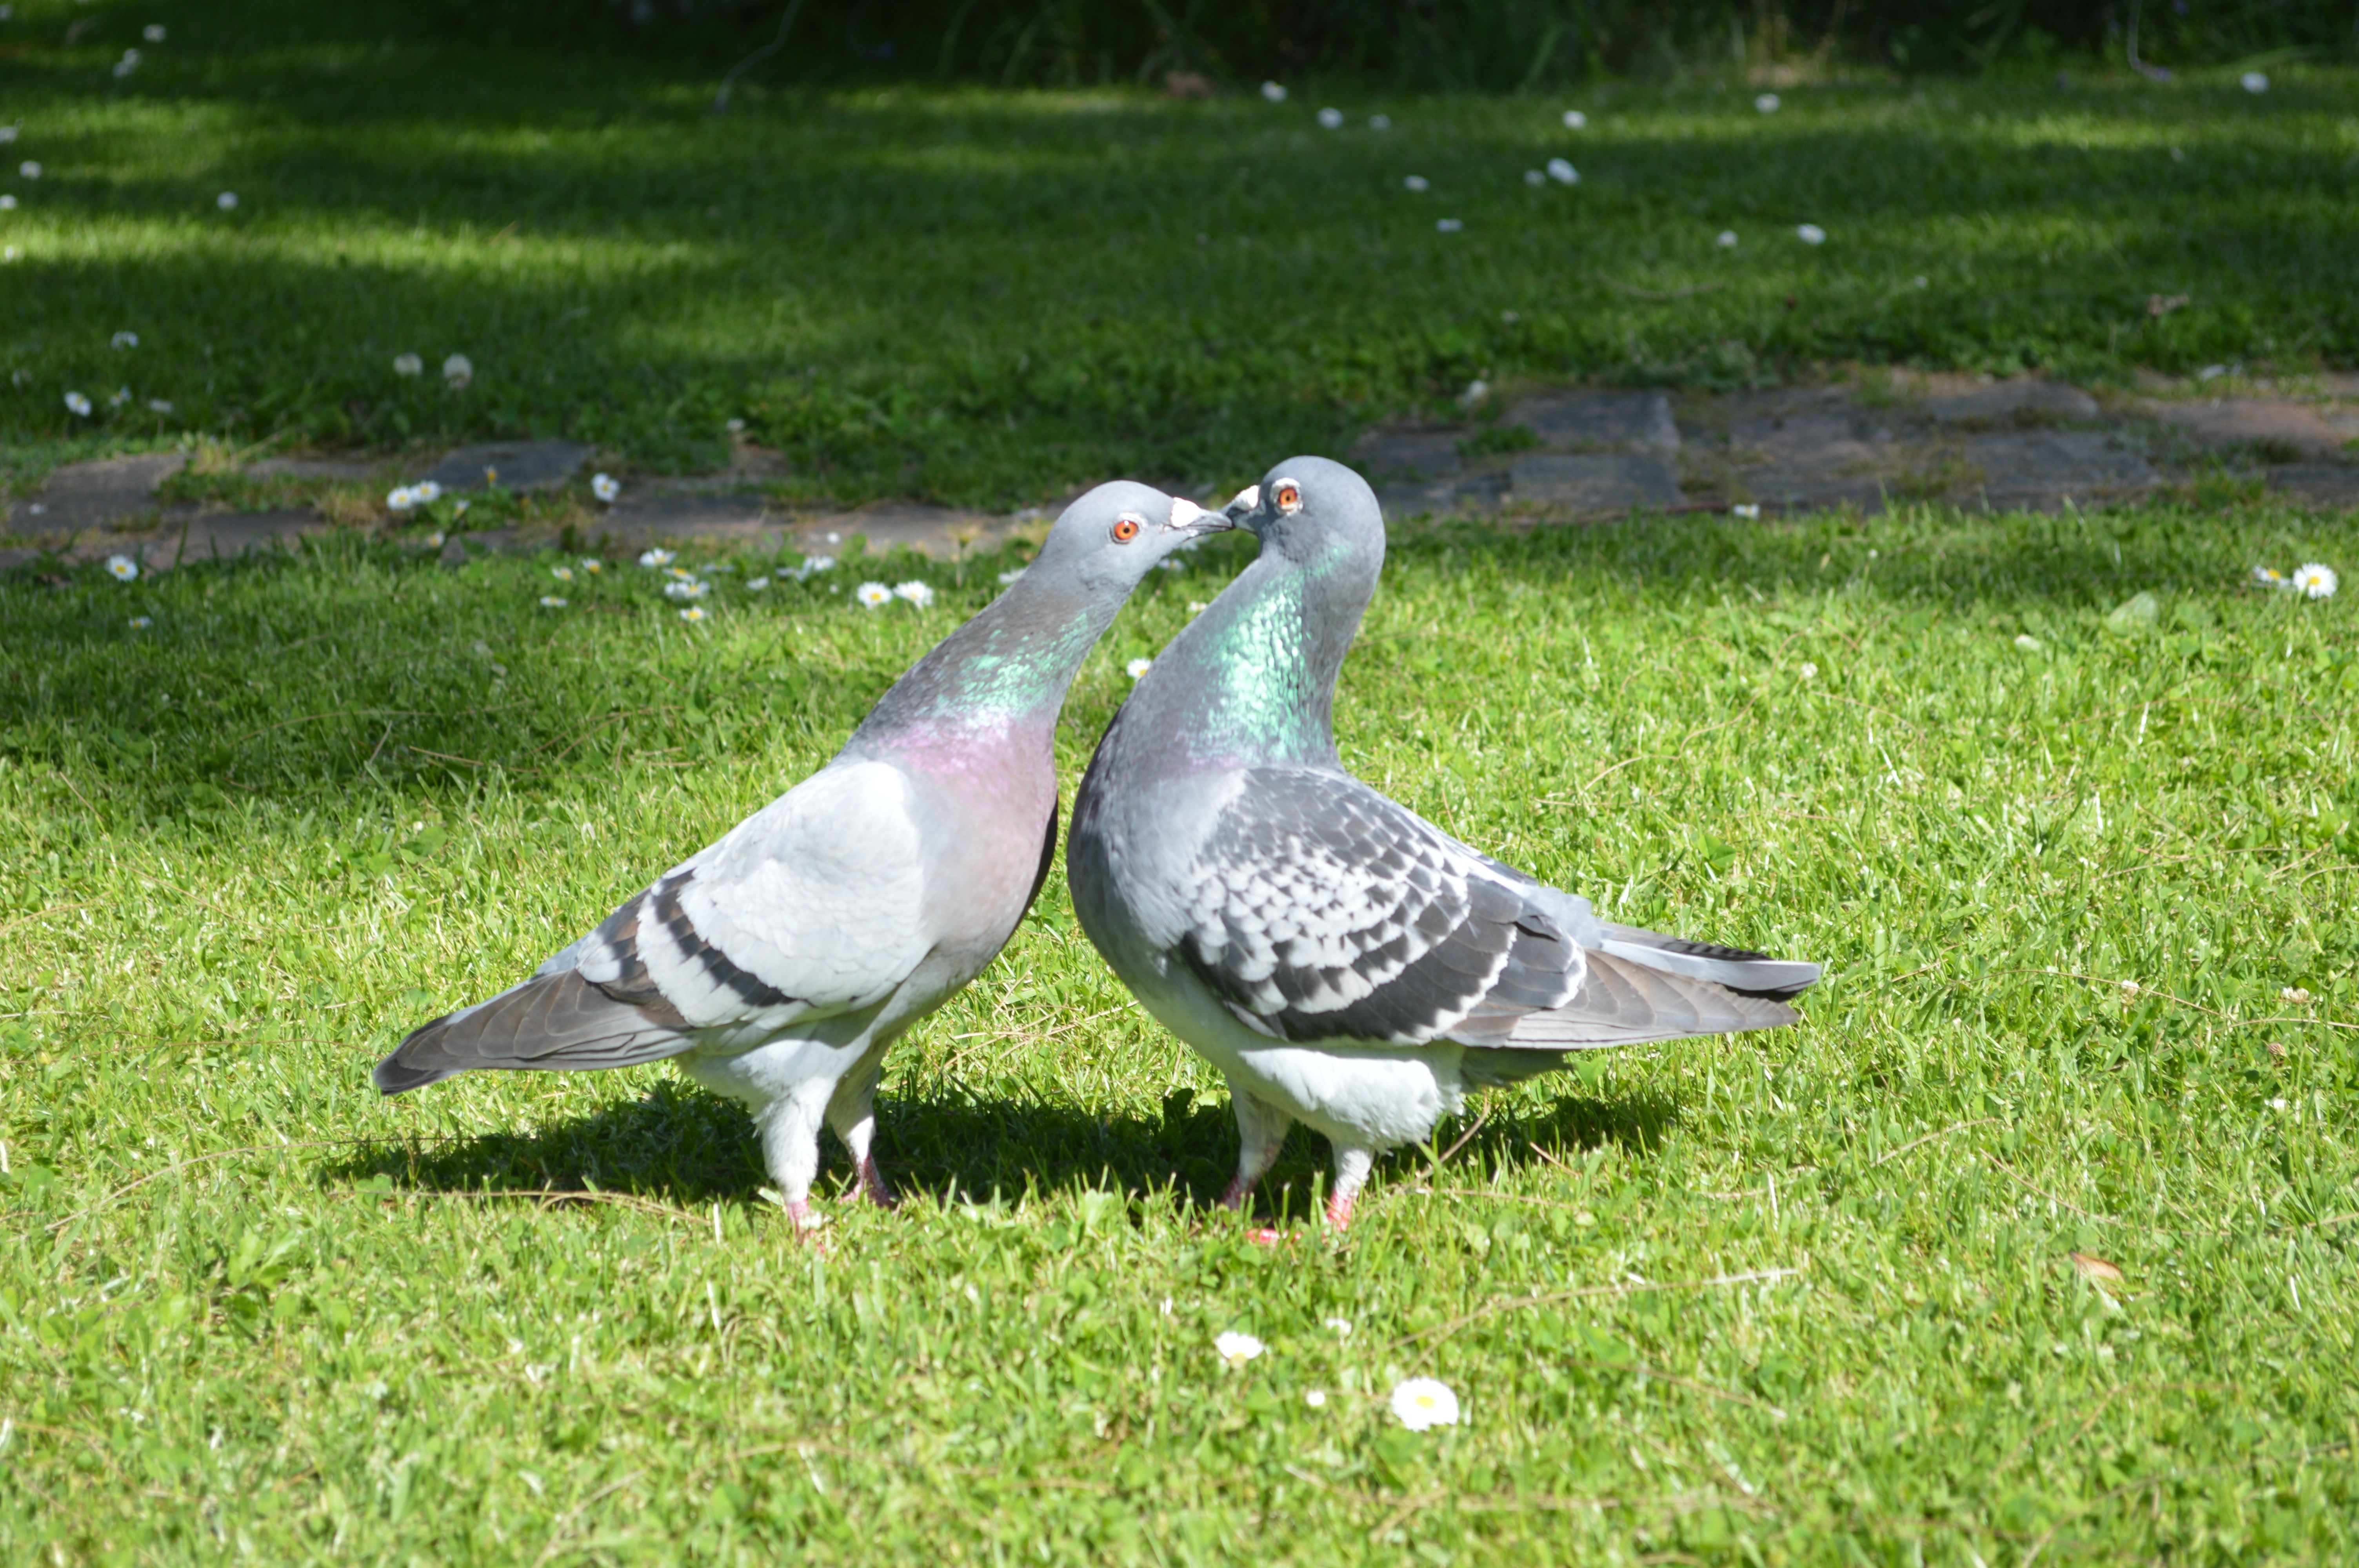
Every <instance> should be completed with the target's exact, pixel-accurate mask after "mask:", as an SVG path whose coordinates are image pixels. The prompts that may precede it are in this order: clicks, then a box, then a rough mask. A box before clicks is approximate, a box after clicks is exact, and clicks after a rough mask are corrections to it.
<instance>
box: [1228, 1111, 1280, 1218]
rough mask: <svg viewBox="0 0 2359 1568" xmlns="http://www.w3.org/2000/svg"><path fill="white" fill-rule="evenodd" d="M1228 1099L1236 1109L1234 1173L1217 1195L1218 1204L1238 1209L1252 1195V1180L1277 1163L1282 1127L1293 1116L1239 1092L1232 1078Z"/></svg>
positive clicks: (1257, 1179)
mask: <svg viewBox="0 0 2359 1568" xmlns="http://www.w3.org/2000/svg"><path fill="white" fill-rule="evenodd" d="M1229 1099H1230V1102H1231V1103H1232V1104H1233V1105H1234V1106H1235V1107H1236V1112H1237V1136H1238V1147H1237V1173H1236V1176H1235V1177H1234V1179H1233V1180H1232V1181H1231V1182H1230V1183H1229V1190H1228V1191H1227V1192H1224V1193H1223V1194H1222V1195H1221V1206H1222V1207H1223V1208H1234V1209H1242V1208H1244V1207H1245V1202H1246V1200H1247V1199H1249V1198H1251V1197H1252V1196H1253V1190H1254V1184H1255V1183H1256V1182H1258V1181H1260V1180H1261V1179H1262V1177H1263V1176H1264V1175H1265V1174H1266V1173H1268V1171H1269V1168H1270V1167H1271V1166H1272V1165H1275V1164H1277V1152H1278V1150H1280V1149H1281V1148H1283V1147H1284V1146H1285V1144H1286V1130H1287V1129H1288V1128H1289V1127H1291V1126H1293V1125H1294V1119H1293V1118H1292V1117H1290V1116H1288V1115H1287V1114H1286V1112H1284V1111H1282V1110H1279V1109H1278V1108H1276V1107H1275V1106H1267V1105H1264V1104H1263V1103H1262V1102H1261V1101H1259V1100H1257V1099H1255V1098H1253V1097H1252V1096H1250V1095H1247V1094H1245V1093H1243V1092H1241V1091H1240V1090H1239V1089H1238V1088H1237V1086H1236V1083H1235V1081H1234V1079H1232V1080H1231V1081H1230V1084H1229Z"/></svg>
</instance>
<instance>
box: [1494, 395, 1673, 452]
mask: <svg viewBox="0 0 2359 1568" xmlns="http://www.w3.org/2000/svg"><path fill="white" fill-rule="evenodd" d="M1506 422H1507V423H1508V424H1511V425H1521V426H1523V427H1525V428H1526V429H1527V430H1529V431H1530V432H1531V433H1532V434H1533V435H1535V436H1538V438H1540V439H1541V440H1542V441H1543V442H1545V443H1546V444H1547V445H1549V446H1551V447H1558V448H1566V449H1591V450H1602V449H1613V448H1625V449H1633V450H1637V451H1657V452H1676V451H1678V450H1679V449H1680V427H1679V425H1678V424H1677V423H1676V422H1675V421H1674V420H1673V419H1672V418H1671V395H1670V394H1669V393H1668V392H1569V393H1560V394H1558V395H1554V396H1550V397H1535V398H1529V399H1527V400H1526V401H1524V402H1522V403H1518V404H1517V405H1516V406H1514V407H1513V408H1510V409H1509V410H1508V411H1507V415H1506Z"/></svg>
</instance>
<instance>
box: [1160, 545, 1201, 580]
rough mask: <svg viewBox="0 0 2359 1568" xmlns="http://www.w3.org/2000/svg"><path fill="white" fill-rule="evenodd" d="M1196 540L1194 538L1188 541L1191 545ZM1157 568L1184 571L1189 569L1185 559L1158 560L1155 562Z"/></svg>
mask: <svg viewBox="0 0 2359 1568" xmlns="http://www.w3.org/2000/svg"><path fill="white" fill-rule="evenodd" d="M1195 542H1196V541H1194V540H1193V539H1190V540H1189V541H1188V543H1189V544H1191V545H1192V544H1194V543H1195ZM1155 569H1156V570H1157V571H1159V572H1184V571H1186V570H1187V569H1188V563H1187V562H1185V561H1158V562H1156V563H1155Z"/></svg>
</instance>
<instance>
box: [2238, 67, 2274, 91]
mask: <svg viewBox="0 0 2359 1568" xmlns="http://www.w3.org/2000/svg"><path fill="white" fill-rule="evenodd" d="M2236 85H2238V86H2239V87H2242V88H2243V89H2244V90H2245V92H2267V91H2268V90H2269V79H2268V77H2267V75H2265V74H2264V73H2262V72H2260V71H2257V70H2248V71H2246V72H2245V74H2244V75H2242V76H2240V77H2238V78H2237V79H2236Z"/></svg>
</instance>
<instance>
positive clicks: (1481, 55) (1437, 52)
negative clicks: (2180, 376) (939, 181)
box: [425, 0, 2359, 92]
mask: <svg viewBox="0 0 2359 1568" xmlns="http://www.w3.org/2000/svg"><path fill="white" fill-rule="evenodd" d="M790 5H791V6H793V7H794V10H795V16H794V21H793V26H792V28H791V33H790V37H789V38H788V44H787V47H785V48H783V49H780V50H779V51H778V52H777V54H776V55H775V56H774V57H771V58H769V59H766V60H765V61H764V62H763V63H762V65H761V66H760V67H757V68H756V69H757V70H760V71H761V72H762V73H764V74H766V75H767V76H769V77H771V78H772V79H774V80H798V79H810V78H821V79H824V78H832V77H839V76H842V75H844V74H861V73H873V74H876V75H880V76H886V77H894V78H930V79H939V80H945V81H990V82H1001V83H1006V84H1011V85H1012V84H1017V83H1024V84H1038V85H1058V86H1069V85H1079V84H1084V83H1096V82H1120V81H1156V80H1158V79H1160V78H1162V77H1164V76H1165V75H1167V74H1168V73H1169V72H1171V71H1187V72H1193V73H1197V74H1199V75H1201V76H1203V77H1205V78H1206V79H1207V80H1208V81H1212V82H1215V83H1224V84H1235V83H1240V82H1257V81H1259V80H1261V79H1262V78H1265V77H1273V78H1280V79H1283V78H1285V77H1288V76H1300V75H1305V74H1314V75H1316V74H1328V73H1345V74H1352V75H1358V76H1362V77H1365V78H1367V79H1370V80H1372V81H1382V82H1385V83H1387V84H1389V85H1394V86H1399V87H1411V88H1419V89H1429V90H1430V89H1442V90H1451V89H1473V90H1482V91H1490V92H1497V91H1507V90H1515V89H1522V88H1543V87H1551V86H1560V85H1562V84H1564V83H1566V82H1569V81H1578V80H1583V79H1588V78H1593V77H1598V76H1619V77H1628V78H1634V79H1637V80H1644V81H1664V80H1677V79H1679V78H1681V77H1684V76H1690V75H1693V74H1695V73H1697V72H1700V71H1701V72H1711V73H1715V74H1719V73H1724V72H1725V71H1726V70H1728V69H1729V68H1731V67H1732V66H1733V67H1735V68H1738V69H1741V70H1755V71H1759V72H1762V73H1764V74H1765V75H1768V76H1773V77H1774V75H1775V74H1776V73H1777V70H1778V69H1779V68H1780V67H1783V68H1785V69H1786V70H1795V69H1797V68H1807V67H1810V66H1816V67H1820V68H1834V67H1840V66H1853V67H1857V66H1869V67H1881V68H1885V69H1888V70H1900V71H1904V72H1920V71H1979V70H1993V69H2005V68H2007V67H2020V68H2029V69H2039V68H2043V67H2050V66H2055V65H2060V64H2063V63H2066V62H2069V61H2070V60H2071V59H2073V58H2075V57H2079V58H2082V59H2086V58H2091V57H2096V56H2105V57H2109V58H2111V59H2114V60H2116V61H2119V60H2121V59H2125V55H2126V51H2127V49H2129V48H2130V46H2131V44H2132V42H2133V41H2135V44H2136V49H2137V53H2138V56H2139V59H2141V60H2142V61H2144V62H2146V63H2147V64H2150V65H2153V66H2157V67H2159V68H2162V69H2165V70H2169V69H2171V68H2173V67H2177V68H2180V69H2186V68H2190V67H2196V66H2221V65H2265V64H2269V63H2280V62H2284V61H2288V60H2292V59H2311V60H2330V59H2350V58H2353V56H2354V54H2355V53H2359V12H2354V7H2353V6H2352V5H2350V4H2349V3H2348V0H2154V3H2152V4H2148V3H2146V0H2106V3H2104V4H2092V3H2090V0H1734V3H1732V0H432V5H431V6H430V8H429V11H428V12H427V13H425V14H426V15H428V16H431V17H432V18H433V23H434V25H435V26H438V27H442V28H446V29H450V30H453V31H456V32H460V33H463V34H467V35H472V36H475V37H480V38H486V39H497V40H499V41H501V42H505V43H522V42H530V41H538V42H541V43H545V44H547V45H548V46H549V47H551V48H555V49H592V50H603V49H632V50H644V49H659V50H662V51H666V52H677V53H683V54H701V55H705V56H709V57H711V58H712V59H713V60H714V61H716V62H718V61H722V60H723V59H730V58H742V56H743V55H744V54H745V53H747V52H750V51H751V50H752V49H756V48H758V47H760V46H762V45H764V44H766V43H768V42H770V41H771V40H773V39H774V38H776V37H777V32H778V29H779V25H780V23H781V22H782V21H783V20H784V19H785V17H786V14H787V12H788V7H789V6H790Z"/></svg>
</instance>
